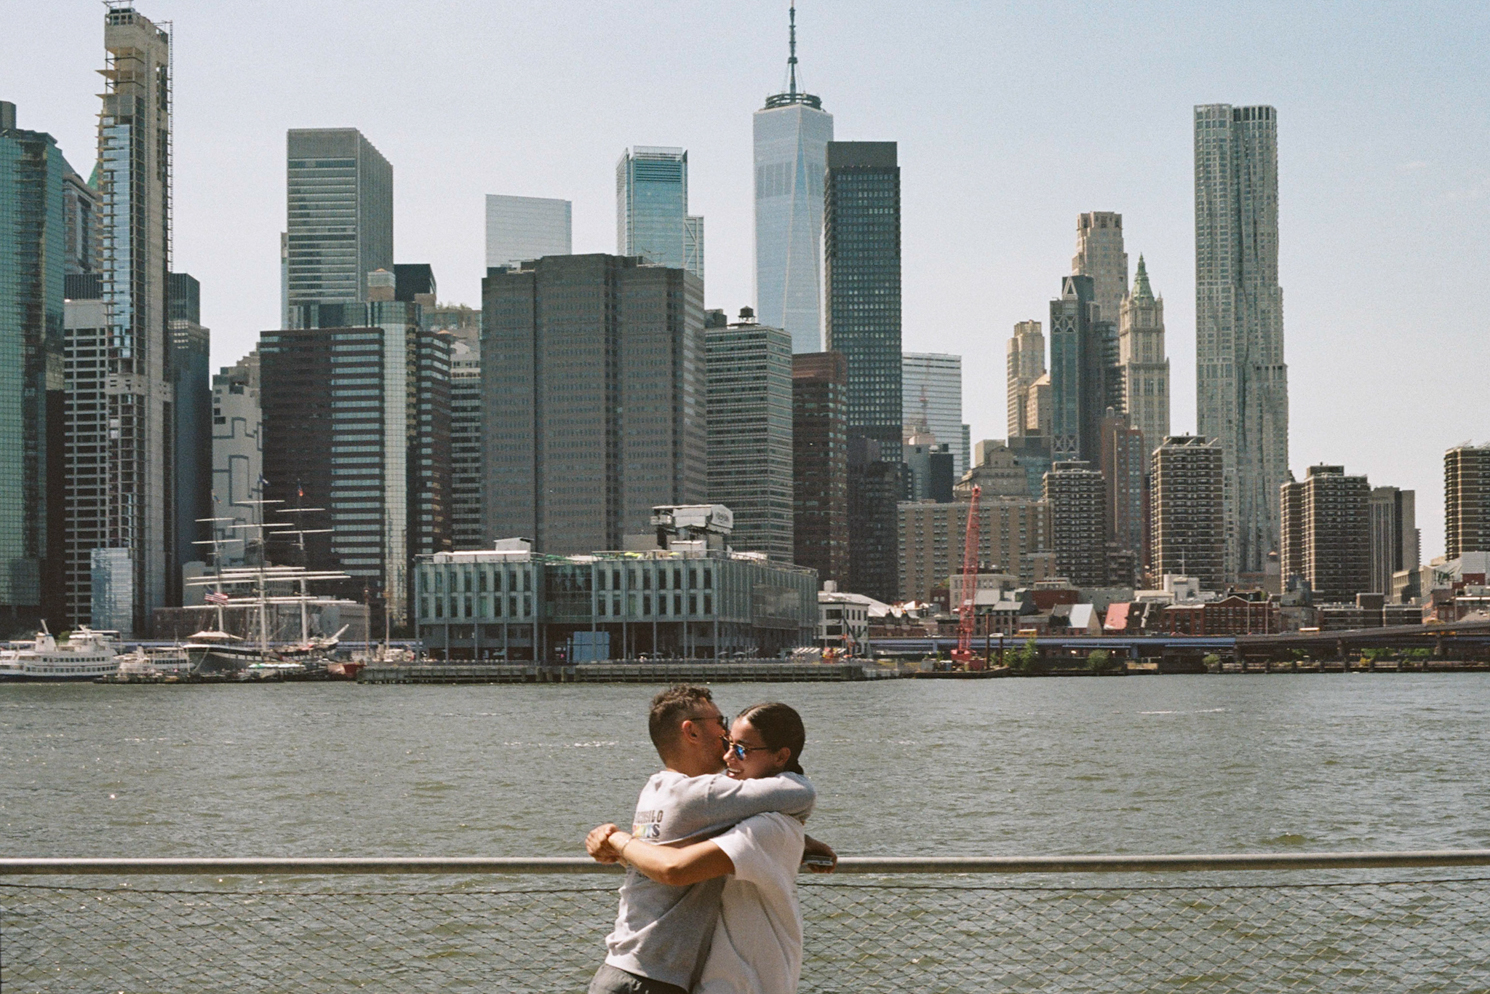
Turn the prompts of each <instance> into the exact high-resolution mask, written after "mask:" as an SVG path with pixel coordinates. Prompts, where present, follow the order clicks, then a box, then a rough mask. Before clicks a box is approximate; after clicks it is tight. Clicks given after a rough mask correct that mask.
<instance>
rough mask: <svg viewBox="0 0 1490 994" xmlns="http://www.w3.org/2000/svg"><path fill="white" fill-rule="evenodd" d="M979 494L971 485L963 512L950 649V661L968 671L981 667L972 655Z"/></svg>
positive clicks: (974, 622)
mask: <svg viewBox="0 0 1490 994" xmlns="http://www.w3.org/2000/svg"><path fill="white" fill-rule="evenodd" d="M982 494H983V488H982V487H980V486H976V485H974V487H973V499H972V502H971V503H970V504H969V505H968V509H967V541H966V542H965V543H964V544H963V547H962V601H961V603H959V604H958V605H957V614H958V621H957V648H955V649H953V650H952V661H953V662H955V663H958V664H959V665H961V666H962V667H963V669H969V670H978V669H982V668H983V661H982V660H981V659H979V658H978V657H976V656H974V655H973V627H974V625H975V624H976V615H975V613H974V598H975V595H976V593H977V587H978V524H979V522H978V498H979V497H980V496H982Z"/></svg>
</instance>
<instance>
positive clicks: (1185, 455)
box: [1148, 435, 1226, 591]
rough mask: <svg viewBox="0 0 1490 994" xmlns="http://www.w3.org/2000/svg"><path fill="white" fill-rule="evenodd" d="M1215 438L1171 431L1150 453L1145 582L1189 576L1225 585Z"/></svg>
mask: <svg viewBox="0 0 1490 994" xmlns="http://www.w3.org/2000/svg"><path fill="white" fill-rule="evenodd" d="M1222 461H1223V460H1222V455H1221V446H1220V444H1219V443H1217V442H1215V441H1213V440H1211V439H1208V438H1202V437H1200V436H1198V435H1171V436H1169V437H1167V438H1165V439H1164V440H1163V442H1162V443H1161V444H1160V445H1159V446H1158V447H1157V448H1156V449H1155V450H1154V453H1153V471H1154V481H1153V488H1154V489H1153V496H1152V500H1151V506H1152V525H1151V536H1150V550H1151V551H1150V553H1149V563H1148V572H1149V582H1150V583H1153V584H1158V583H1159V582H1160V581H1161V580H1162V579H1163V577H1164V576H1165V575H1166V574H1173V575H1175V576H1193V577H1195V578H1196V579H1197V580H1199V581H1200V587H1201V589H1202V590H1215V591H1220V590H1224V589H1225V587H1226V564H1225V554H1226V536H1225V533H1224V532H1223V530H1222V520H1223V514H1224V512H1223V510H1222V504H1221V479H1222Z"/></svg>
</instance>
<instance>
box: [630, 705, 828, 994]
mask: <svg viewBox="0 0 1490 994" xmlns="http://www.w3.org/2000/svg"><path fill="white" fill-rule="evenodd" d="M805 739H806V732H805V731H804V729H803V727H802V718H801V716H800V715H799V714H797V712H796V711H795V710H793V709H792V708H791V707H788V706H787V705H785V704H775V703H773V704H757V705H755V706H753V707H749V708H746V709H745V710H744V711H742V712H740V716H739V717H738V718H736V719H735V720H734V722H733V723H732V724H731V725H730V737H729V740H728V741H727V743H726V746H725V754H724V762H725V765H726V766H727V767H728V768H729V775H730V776H731V777H734V778H735V779H737V780H752V779H756V778H758V777H774V776H786V777H802V776H803V773H802V766H801V764H800V763H799V762H798V758H799V757H800V756H801V754H802V745H803V743H804V741H805ZM803 839H804V834H803V828H802V823H801V822H799V821H797V820H796V819H795V818H792V817H790V816H788V815H782V814H777V813H775V812H771V813H768V814H761V815H756V816H755V817H753V818H747V819H745V820H744V821H742V822H740V823H739V824H738V825H736V826H735V827H734V828H731V829H730V830H728V831H727V832H725V833H724V834H722V835H718V836H715V837H714V838H712V839H708V840H706V841H704V842H694V843H689V844H684V845H680V846H677V847H673V846H665V845H664V846H659V845H652V844H651V843H648V842H645V841H642V840H640V839H635V838H632V836H631V833H629V832H621V831H617V832H612V833H611V834H610V836H609V842H610V846H611V848H612V849H613V850H614V851H616V852H618V853H620V854H621V858H622V859H624V860H625V861H626V862H628V863H630V864H631V865H632V866H634V867H636V869H637V870H638V871H639V872H641V873H643V874H645V875H646V876H648V877H650V878H652V879H653V880H656V881H658V882H659V883H665V884H673V885H675V886H687V885H689V884H694V883H698V882H699V881H701V880H710V879H712V878H714V877H721V876H726V875H729V874H733V876H731V877H730V879H729V880H727V881H726V882H725V885H724V893H723V895H722V896H721V897H720V901H719V923H718V924H717V925H716V926H715V928H714V939H713V943H712V945H711V946H710V948H709V958H708V960H707V961H706V962H705V963H704V968H703V972H702V973H701V974H700V976H699V981H698V983H697V984H696V985H695V986H694V988H693V990H694V992H695V994H792V992H794V991H795V990H796V989H797V981H798V979H799V978H800V976H801V973H802V911H801V909H800V907H798V904H797V867H798V866H799V865H800V864H801V862H802V847H803ZM632 846H634V847H635V848H630V847H632Z"/></svg>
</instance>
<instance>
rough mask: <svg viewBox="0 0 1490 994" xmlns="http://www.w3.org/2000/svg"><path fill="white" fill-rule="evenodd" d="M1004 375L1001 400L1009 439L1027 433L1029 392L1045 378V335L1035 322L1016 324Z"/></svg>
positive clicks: (1038, 323) (1037, 322) (1010, 341)
mask: <svg viewBox="0 0 1490 994" xmlns="http://www.w3.org/2000/svg"><path fill="white" fill-rule="evenodd" d="M1007 362H1008V375H1007V379H1006V383H1007V385H1006V387H1005V389H1004V400H1005V404H1006V406H1007V407H1008V410H1009V419H1008V433H1009V435H1010V437H1013V436H1015V435H1025V434H1028V433H1029V425H1030V390H1031V388H1032V387H1033V386H1034V385H1035V383H1036V381H1038V380H1039V379H1040V377H1042V376H1044V375H1045V336H1044V334H1042V333H1041V331H1040V322H1039V321H1020V322H1019V323H1018V324H1016V325H1015V326H1014V337H1012V338H1010V339H1009V345H1008V360H1007Z"/></svg>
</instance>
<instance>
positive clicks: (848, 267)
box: [823, 142, 903, 593]
mask: <svg viewBox="0 0 1490 994" xmlns="http://www.w3.org/2000/svg"><path fill="white" fill-rule="evenodd" d="M823 210H824V214H823V256H824V272H825V276H826V292H827V318H828V328H827V347H828V348H829V349H830V350H831V351H834V352H841V353H843V356H844V358H845V359H846V360H847V361H848V427H849V434H851V435H861V436H863V437H865V438H871V439H874V440H876V441H879V442H881V443H883V444H884V445H885V446H887V447H889V448H887V451H896V450H898V448H899V446H900V443H901V425H902V421H901V418H902V416H903V407H902V403H901V398H902V388H901V358H900V167H899V166H898V165H896V147H895V143H894V142H830V143H829V144H828V169H827V184H826V187H825V190H824V207H823ZM858 592H859V593H864V592H865V591H858Z"/></svg>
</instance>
